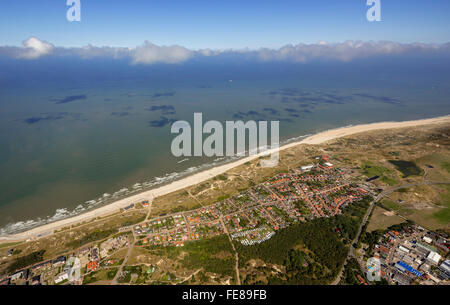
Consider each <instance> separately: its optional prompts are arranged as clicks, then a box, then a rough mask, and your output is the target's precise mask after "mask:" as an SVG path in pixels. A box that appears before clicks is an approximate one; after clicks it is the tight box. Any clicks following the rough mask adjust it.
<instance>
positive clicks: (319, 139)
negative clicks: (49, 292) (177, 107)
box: [0, 116, 450, 241]
mask: <svg viewBox="0 0 450 305" xmlns="http://www.w3.org/2000/svg"><path fill="white" fill-rule="evenodd" d="M444 122H450V116H444V117H438V118H431V119H423V120H415V121H404V122H380V123H372V124H363V125H357V126H350V127H343V128H336V129H331V130H327V131H323V132H320V133H318V134H315V135H313V136H310V137H307V138H305V139H303V140H301V141H297V142H293V143H289V144H286V145H284V146H282V147H280V150H285V149H288V148H291V147H293V146H296V145H300V144H321V143H324V142H326V141H329V140H333V139H336V138H340V137H344V136H348V135H353V134H356V133H361V132H365V131H371V130H380V129H391V128H403V127H415V126H420V125H428V124H439V123H444ZM271 152H273V151H268V152H265V153H264V154H258V155H254V156H249V157H245V158H242V159H240V160H238V161H235V162H231V163H228V164H224V165H221V166H217V167H214V168H211V169H207V170H205V171H202V172H198V173H195V174H193V175H191V176H188V177H185V178H183V179H180V180H177V181H174V182H172V183H170V184H167V185H164V186H161V187H157V188H155V189H151V190H148V191H145V192H142V193H139V194H137V195H132V196H130V197H127V198H123V199H120V200H117V201H115V202H113V203H110V204H108V205H106V206H102V207H99V208H97V209H94V210H92V211H89V212H86V213H84V214H80V215H77V216H73V217H70V218H66V219H62V220H59V221H56V222H53V223H49V224H45V225H42V226H39V227H36V228H33V229H30V230H28V231H25V232H22V233H18V234H14V235H10V236H7V237H0V241H19V240H26V239H30V238H36V237H38V236H47V235H49V234H52V233H53V231H54V230H56V229H60V228H62V227H65V226H68V225H72V224H76V223H80V222H82V221H86V220H89V219H92V218H95V217H99V216H106V215H109V214H111V213H115V212H117V211H118V210H119V209H120V208H123V207H126V206H127V205H129V204H131V203H135V202H139V201H142V200H146V199H147V200H151V199H153V198H155V197H158V196H162V195H165V194H168V193H171V192H174V191H177V190H180V189H183V188H185V187H189V186H192V185H195V184H198V183H201V182H203V181H205V180H207V179H210V178H212V177H214V176H217V175H220V174H223V173H224V172H226V171H228V170H230V169H232V168H234V167H236V166H239V165H242V164H244V163H246V162H248V161H251V160H254V159H255V158H258V157H260V156H261V155H266V154H268V153H271Z"/></svg>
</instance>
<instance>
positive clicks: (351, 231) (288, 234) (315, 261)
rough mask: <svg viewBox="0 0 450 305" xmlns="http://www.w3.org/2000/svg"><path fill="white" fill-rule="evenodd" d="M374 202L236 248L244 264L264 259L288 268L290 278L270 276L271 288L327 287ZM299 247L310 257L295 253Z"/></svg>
mask: <svg viewBox="0 0 450 305" xmlns="http://www.w3.org/2000/svg"><path fill="white" fill-rule="evenodd" d="M371 201H372V198H371V197H370V196H367V197H365V198H364V199H362V200H361V201H359V202H355V203H352V204H351V205H349V206H347V207H346V208H345V209H343V213H342V214H341V215H338V216H337V217H331V218H315V219H313V220H311V221H309V222H302V223H296V224H294V225H292V226H289V227H287V228H285V229H282V230H279V231H277V234H275V235H274V236H273V237H272V238H271V239H269V240H268V241H265V242H264V243H261V244H258V245H253V246H251V247H249V246H243V245H241V244H236V250H237V252H238V253H239V257H240V262H242V263H246V262H248V261H249V260H250V259H261V260H263V261H264V262H266V263H272V264H278V265H284V266H286V274H284V275H275V276H270V277H269V279H268V284H327V283H329V282H331V281H332V280H333V279H334V278H335V277H336V276H337V272H338V271H339V269H340V267H341V266H342V264H343V263H344V261H345V258H346V257H347V251H348V248H347V247H346V246H345V244H346V243H348V242H349V241H350V240H352V239H353V238H354V237H355V235H356V233H357V231H358V227H359V224H360V223H361V220H362V218H363V216H364V214H365V211H366V210H367V207H368V205H369V203H370V202H371ZM299 204H301V202H300V203H299ZM336 229H339V230H336ZM297 245H304V246H305V247H306V248H307V249H308V250H309V251H308V253H306V252H304V251H299V250H295V247H296V246H297Z"/></svg>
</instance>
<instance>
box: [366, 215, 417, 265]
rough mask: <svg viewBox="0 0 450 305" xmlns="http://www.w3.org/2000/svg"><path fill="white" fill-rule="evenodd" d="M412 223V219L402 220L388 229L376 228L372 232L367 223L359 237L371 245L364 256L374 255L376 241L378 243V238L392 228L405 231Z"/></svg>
mask: <svg viewBox="0 0 450 305" xmlns="http://www.w3.org/2000/svg"><path fill="white" fill-rule="evenodd" d="M412 223H413V222H412V221H410V220H407V221H406V222H402V223H400V224H395V225H392V226H390V227H388V228H387V229H386V230H374V231H372V232H367V231H366V227H367V224H366V226H365V227H364V228H363V230H362V233H361V238H360V239H359V242H360V243H361V242H362V243H365V244H367V245H369V246H368V247H367V251H366V253H365V255H364V257H365V258H369V257H372V256H373V247H374V246H375V244H376V243H378V240H379V239H380V238H381V236H383V235H384V234H385V233H386V232H389V231H391V230H394V231H403V230H404V229H405V228H407V227H408V226H410V225H411V224H412Z"/></svg>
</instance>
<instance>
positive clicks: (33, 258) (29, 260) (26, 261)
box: [8, 250, 45, 272]
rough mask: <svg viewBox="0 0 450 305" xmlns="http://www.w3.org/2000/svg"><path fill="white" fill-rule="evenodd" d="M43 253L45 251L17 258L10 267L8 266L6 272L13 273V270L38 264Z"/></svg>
mask: <svg viewBox="0 0 450 305" xmlns="http://www.w3.org/2000/svg"><path fill="white" fill-rule="evenodd" d="M44 253H45V250H40V251H35V252H32V253H30V254H28V255H25V256H22V257H19V258H17V259H16V260H15V261H14V262H13V263H12V264H11V265H9V266H8V272H13V271H15V270H18V269H21V268H24V267H27V266H30V265H34V264H36V263H39V262H40V261H42V260H43V258H44Z"/></svg>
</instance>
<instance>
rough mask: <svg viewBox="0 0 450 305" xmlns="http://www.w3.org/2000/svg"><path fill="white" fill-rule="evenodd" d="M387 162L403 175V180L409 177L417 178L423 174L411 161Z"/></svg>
mask: <svg viewBox="0 0 450 305" xmlns="http://www.w3.org/2000/svg"><path fill="white" fill-rule="evenodd" d="M389 162H390V163H391V164H393V165H394V166H395V167H396V169H397V170H398V171H400V172H401V173H402V174H403V178H407V177H409V176H419V175H421V174H422V172H423V171H422V170H421V169H420V168H419V167H418V166H417V165H416V164H415V163H414V162H411V161H404V160H389Z"/></svg>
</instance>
